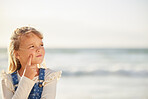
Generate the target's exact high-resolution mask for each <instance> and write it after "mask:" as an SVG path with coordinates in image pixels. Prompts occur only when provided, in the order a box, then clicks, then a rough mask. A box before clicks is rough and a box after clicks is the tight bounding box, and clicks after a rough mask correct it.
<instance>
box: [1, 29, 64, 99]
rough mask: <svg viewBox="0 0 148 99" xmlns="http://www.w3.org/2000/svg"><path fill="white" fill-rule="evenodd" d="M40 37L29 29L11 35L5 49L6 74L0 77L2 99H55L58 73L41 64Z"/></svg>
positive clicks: (42, 58) (16, 31)
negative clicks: (6, 59) (7, 69)
mask: <svg viewBox="0 0 148 99" xmlns="http://www.w3.org/2000/svg"><path fill="white" fill-rule="evenodd" d="M42 39H43V36H42V34H41V33H40V32H39V31H37V30H36V29H34V28H32V27H22V28H18V29H16V30H15V31H14V33H13V35H12V37H11V41H10V45H9V73H6V72H3V73H2V77H3V78H2V92H3V93H2V94H3V98H4V99H55V96H56V84H57V80H58V79H59V78H60V77H61V73H62V72H61V71H54V70H51V69H49V68H46V67H45V64H43V63H44V62H43V60H44V55H45V50H44V46H43V41H42Z"/></svg>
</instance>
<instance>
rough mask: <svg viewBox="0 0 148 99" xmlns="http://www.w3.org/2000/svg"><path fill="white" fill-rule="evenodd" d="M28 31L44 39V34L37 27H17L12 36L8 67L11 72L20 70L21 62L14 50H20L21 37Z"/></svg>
mask: <svg viewBox="0 0 148 99" xmlns="http://www.w3.org/2000/svg"><path fill="white" fill-rule="evenodd" d="M28 33H33V34H35V35H36V36H38V37H39V38H40V39H43V35H42V34H41V33H40V32H39V31H37V30H36V29H35V28H32V27H21V28H17V29H16V30H15V31H14V32H13V34H12V36H11V38H10V45H9V68H8V71H9V73H12V72H14V71H16V70H19V69H20V68H21V63H20V61H19V59H17V58H16V57H15V55H14V52H15V51H18V50H19V47H20V41H21V37H22V36H24V35H26V34H28Z"/></svg>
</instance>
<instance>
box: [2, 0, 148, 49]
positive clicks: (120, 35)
mask: <svg viewBox="0 0 148 99" xmlns="http://www.w3.org/2000/svg"><path fill="white" fill-rule="evenodd" d="M23 26H31V27H34V28H36V29H37V30H39V31H40V32H41V33H43V35H44V39H43V42H44V45H45V47H47V48H148V1H147V0H0V48H5V47H8V45H9V41H10V40H9V39H10V37H11V34H12V32H13V31H14V30H15V29H16V28H19V27H23Z"/></svg>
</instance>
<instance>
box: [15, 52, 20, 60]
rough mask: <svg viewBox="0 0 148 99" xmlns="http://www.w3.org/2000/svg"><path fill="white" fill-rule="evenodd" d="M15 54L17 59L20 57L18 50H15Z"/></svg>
mask: <svg viewBox="0 0 148 99" xmlns="http://www.w3.org/2000/svg"><path fill="white" fill-rule="evenodd" d="M14 56H15V57H16V58H17V59H19V58H20V55H19V53H18V51H14Z"/></svg>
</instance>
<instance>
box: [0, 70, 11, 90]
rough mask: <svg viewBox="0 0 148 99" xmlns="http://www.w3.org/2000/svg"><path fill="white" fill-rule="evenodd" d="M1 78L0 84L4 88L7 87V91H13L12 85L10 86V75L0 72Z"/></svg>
mask: <svg viewBox="0 0 148 99" xmlns="http://www.w3.org/2000/svg"><path fill="white" fill-rule="evenodd" d="M1 78H2V81H1V83H2V84H3V85H5V86H6V87H8V88H9V90H13V84H12V78H11V74H10V73H7V72H5V71H2V72H1Z"/></svg>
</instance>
